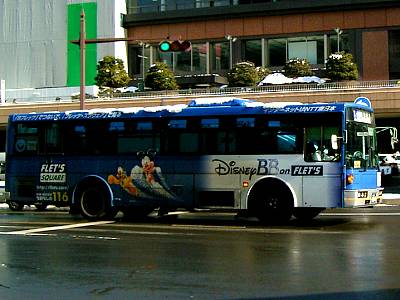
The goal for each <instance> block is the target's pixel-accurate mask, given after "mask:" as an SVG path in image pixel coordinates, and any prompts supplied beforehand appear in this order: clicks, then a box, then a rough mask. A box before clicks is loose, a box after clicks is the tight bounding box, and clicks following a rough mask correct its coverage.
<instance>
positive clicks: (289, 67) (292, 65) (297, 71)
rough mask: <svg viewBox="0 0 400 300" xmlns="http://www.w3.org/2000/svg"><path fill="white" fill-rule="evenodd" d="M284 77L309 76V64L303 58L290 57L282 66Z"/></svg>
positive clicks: (310, 72)
mask: <svg viewBox="0 0 400 300" xmlns="http://www.w3.org/2000/svg"><path fill="white" fill-rule="evenodd" d="M283 71H284V72H285V76H286V77H291V78H293V77H302V76H311V75H313V72H312V71H311V65H310V63H309V62H308V60H307V59H305V58H292V59H289V60H288V61H287V62H286V64H285V66H284V67H283Z"/></svg>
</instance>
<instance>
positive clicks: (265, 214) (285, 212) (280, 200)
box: [249, 180, 293, 224]
mask: <svg viewBox="0 0 400 300" xmlns="http://www.w3.org/2000/svg"><path fill="white" fill-rule="evenodd" d="M249 202H250V203H249V205H250V206H249V209H250V212H251V214H252V215H254V216H256V217H257V219H259V220H260V221H261V222H262V223H268V224H280V223H286V222H288V221H289V220H290V218H291V217H292V212H293V196H292V193H291V192H290V190H289V188H288V187H286V185H285V184H284V183H283V182H281V181H279V180H273V181H271V182H270V183H269V184H260V185H258V186H256V187H255V189H254V191H252V193H251V194H250V199H249Z"/></svg>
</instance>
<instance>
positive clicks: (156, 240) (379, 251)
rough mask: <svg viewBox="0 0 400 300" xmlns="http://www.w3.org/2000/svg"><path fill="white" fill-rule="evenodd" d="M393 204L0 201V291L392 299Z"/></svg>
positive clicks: (396, 265)
mask: <svg viewBox="0 0 400 300" xmlns="http://www.w3.org/2000/svg"><path fill="white" fill-rule="evenodd" d="M399 225H400V209H399V207H380V208H373V209H361V210H352V209H347V210H330V211H326V212H325V213H324V214H322V215H321V216H319V217H317V218H316V219H315V220H313V221H312V222H309V223H299V222H297V221H295V220H292V221H290V222H289V223H288V224H287V225H285V226H262V225H260V224H259V223H258V222H256V221H254V220H251V219H235V218H234V216H233V215H232V214H218V215H216V214H212V213H202V214H198V213H197V214H183V215H180V216H179V217H178V218H177V219H173V218H171V219H165V218H164V219H148V220H144V221H142V222H126V221H124V220H122V219H117V220H116V221H111V222H92V223H88V222H86V221H85V220H83V219H82V218H80V217H73V216H71V215H69V214H68V213H67V212H66V211H58V210H52V211H48V212H37V211H35V210H25V211H24V212H22V213H19V212H18V213H15V212H9V211H8V210H1V211H0V235H1V237H0V299H23V298H26V299H288V300H289V299H400V280H399V279H400V251H399V249H400V230H399V229H400V227H399Z"/></svg>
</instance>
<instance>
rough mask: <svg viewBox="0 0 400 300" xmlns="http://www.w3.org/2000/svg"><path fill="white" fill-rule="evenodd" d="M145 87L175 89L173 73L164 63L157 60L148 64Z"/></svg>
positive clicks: (159, 89)
mask: <svg viewBox="0 0 400 300" xmlns="http://www.w3.org/2000/svg"><path fill="white" fill-rule="evenodd" d="M145 84H146V87H148V88H151V89H152V90H154V91H162V90H177V89H178V88H179V86H178V84H177V83H176V80H175V77H174V73H173V72H172V71H171V70H170V69H169V68H168V65H167V64H166V63H162V62H158V63H156V64H154V65H152V66H150V68H149V70H148V71H147V73H146V77H145Z"/></svg>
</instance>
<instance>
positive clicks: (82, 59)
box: [70, 9, 134, 110]
mask: <svg viewBox="0 0 400 300" xmlns="http://www.w3.org/2000/svg"><path fill="white" fill-rule="evenodd" d="M80 22H81V24H80V34H79V40H72V41H70V42H71V43H73V44H76V45H79V48H80V63H81V71H80V89H79V90H80V97H79V101H80V109H81V110H82V109H85V93H86V92H85V86H86V78H85V75H86V74H85V72H86V44H98V43H114V42H121V41H125V42H126V41H133V40H134V39H132V38H100V39H86V27H85V11H84V10H83V9H82V11H81V18H80Z"/></svg>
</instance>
